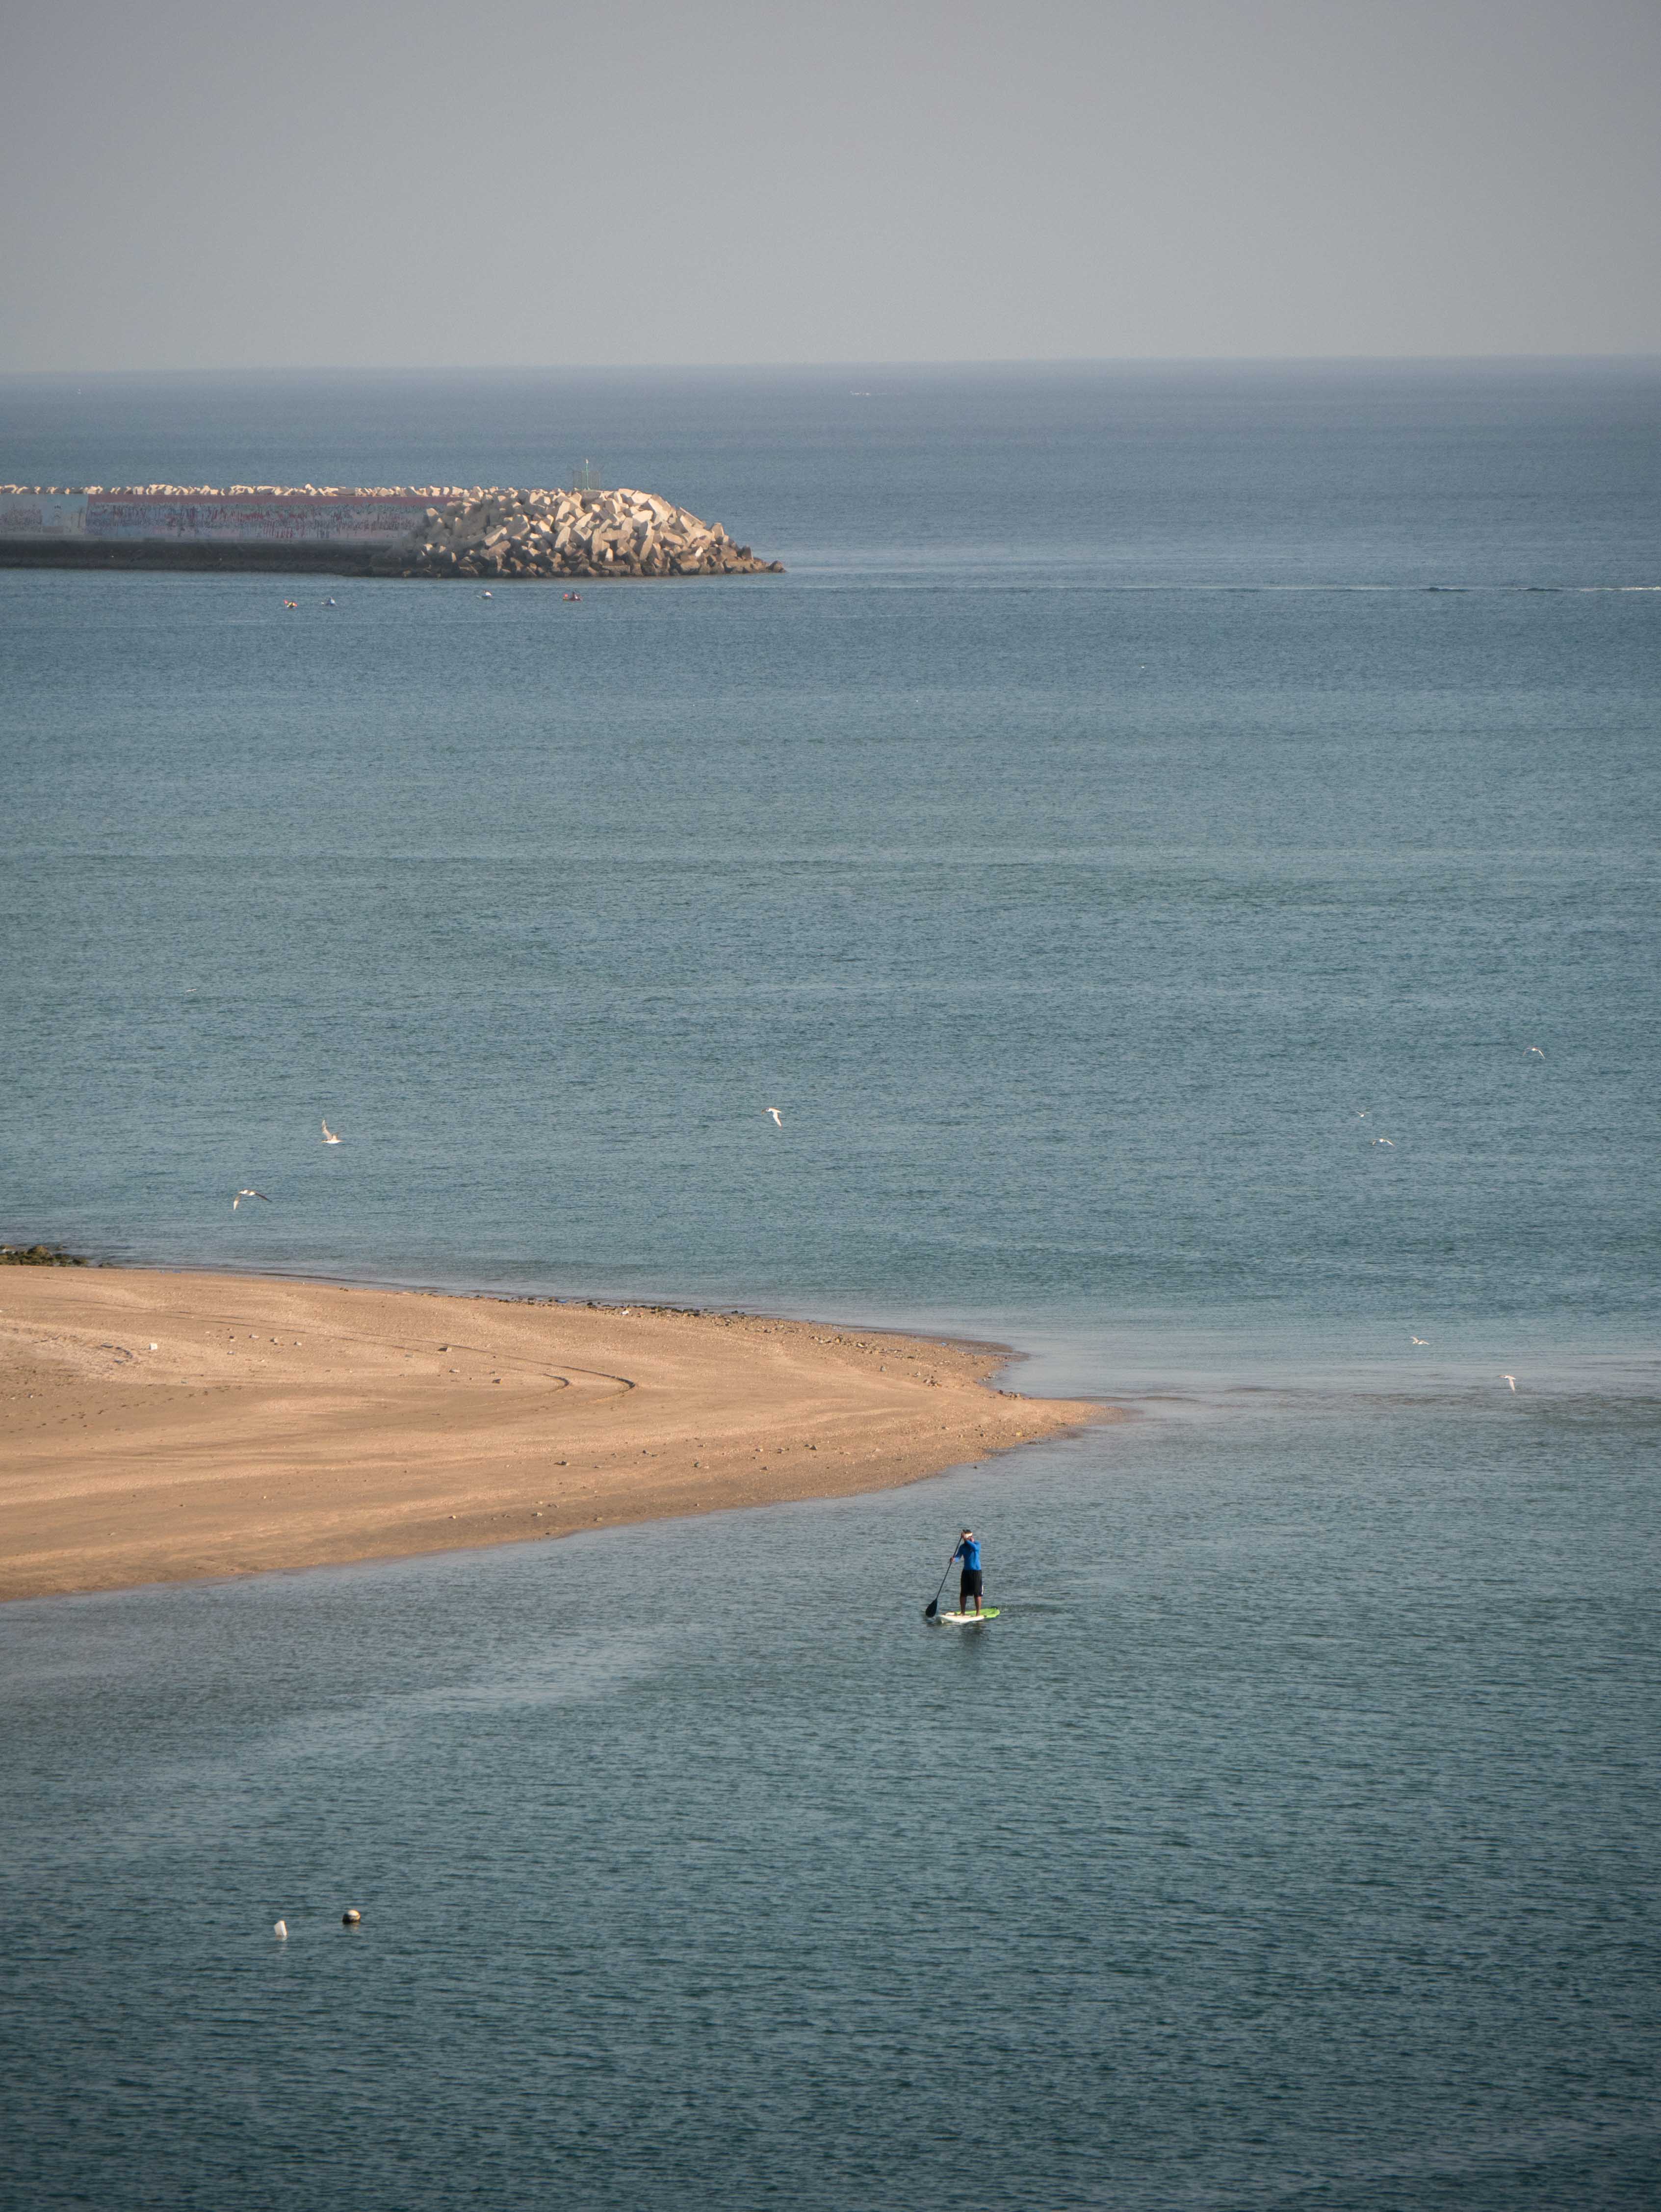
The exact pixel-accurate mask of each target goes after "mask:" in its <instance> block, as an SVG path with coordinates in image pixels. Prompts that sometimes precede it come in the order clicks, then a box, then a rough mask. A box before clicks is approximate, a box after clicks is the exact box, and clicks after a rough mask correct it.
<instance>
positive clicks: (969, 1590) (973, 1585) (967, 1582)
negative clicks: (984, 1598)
mask: <svg viewBox="0 0 1661 2212" xmlns="http://www.w3.org/2000/svg"><path fill="white" fill-rule="evenodd" d="M934 1556H935V1558H936V1559H938V1558H939V1557H940V1553H938V1552H937V1553H935V1554H934ZM952 1558H953V1559H961V1560H962V1561H963V1572H962V1573H961V1574H960V1575H959V1576H958V1612H959V1613H967V1612H968V1610H969V1601H970V1598H971V1597H972V1598H973V1599H974V1601H975V1610H976V1612H977V1613H978V1612H979V1611H980V1609H981V1540H980V1538H979V1537H978V1536H977V1534H975V1532H974V1530H973V1529H972V1528H965V1529H964V1532H963V1534H962V1535H961V1536H959V1537H958V1548H957V1550H956V1551H955V1552H953V1553H952Z"/></svg>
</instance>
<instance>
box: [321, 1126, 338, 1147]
mask: <svg viewBox="0 0 1661 2212" xmlns="http://www.w3.org/2000/svg"><path fill="white" fill-rule="evenodd" d="M323 1141H324V1143H325V1144H326V1145H338V1143H339V1142H340V1139H339V1138H338V1137H337V1136H336V1134H335V1133H334V1131H333V1130H332V1128H331V1127H329V1125H328V1123H327V1122H325V1123H324V1124H323Z"/></svg>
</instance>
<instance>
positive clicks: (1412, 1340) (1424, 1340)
mask: <svg viewBox="0 0 1661 2212" xmlns="http://www.w3.org/2000/svg"><path fill="white" fill-rule="evenodd" d="M1408 1342H1409V1344H1428V1343H1429V1342H1430V1339H1429V1338H1428V1337H1427V1336H1410V1337H1409V1339H1408Z"/></svg>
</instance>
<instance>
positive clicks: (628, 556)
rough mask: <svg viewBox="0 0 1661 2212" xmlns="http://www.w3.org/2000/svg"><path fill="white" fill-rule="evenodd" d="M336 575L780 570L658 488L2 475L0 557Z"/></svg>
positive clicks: (14, 561)
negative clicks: (111, 480) (54, 479)
mask: <svg viewBox="0 0 1661 2212" xmlns="http://www.w3.org/2000/svg"><path fill="white" fill-rule="evenodd" d="M40 562H45V563H57V564H58V565H60V566H63V565H73V566H80V567H89V566H97V567H114V568H158V567H160V568H265V569H277V568H284V567H289V568H313V569H315V568H327V569H329V570H330V571H332V572H333V573H336V574H340V575H376V576H430V577H433V578H435V579H438V578H443V577H449V576H459V577H470V576H491V577H503V578H508V577H525V578H530V579H535V578H541V579H545V580H554V579H556V578H561V577H563V578H568V579H569V578H570V577H574V576H591V577H606V576H662V577H671V576H754V575H758V574H762V573H763V572H764V571H765V570H770V571H772V572H773V573H774V574H779V573H780V572H782V568H783V563H782V562H779V561H764V560H761V559H758V558H757V556H756V555H755V554H754V553H753V552H752V551H751V549H750V547H749V546H747V545H739V544H736V543H735V542H734V541H733V539H732V538H729V537H728V536H727V532H726V531H725V530H723V529H722V527H721V525H720V523H718V522H704V521H703V520H701V519H700V518H699V517H698V516H697V515H696V514H693V513H691V512H690V511H689V510H688V509H687V508H685V507H677V506H675V505H674V504H673V502H672V501H669V500H666V499H660V497H659V496H658V495H657V494H656V493H655V492H649V491H634V490H630V489H619V490H614V491H602V490H598V489H588V488H587V487H585V488H583V489H573V490H571V491H539V490H538V491H525V490H520V489H514V488H509V489H502V487H500V486H497V485H491V486H488V487H486V486H481V485H478V484H474V485H473V486H472V488H471V489H468V488H466V487H465V486H462V485H458V484H380V485H365V484H355V485H341V484H228V485H215V484H162V483H152V484H125V485H119V486H116V487H114V488H110V487H107V486H105V485H101V484H45V485H40V484H35V485H27V484H0V564H4V565H8V566H17V565H27V564H30V563H40Z"/></svg>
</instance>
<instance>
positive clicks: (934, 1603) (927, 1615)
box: [922, 1552, 958, 1620]
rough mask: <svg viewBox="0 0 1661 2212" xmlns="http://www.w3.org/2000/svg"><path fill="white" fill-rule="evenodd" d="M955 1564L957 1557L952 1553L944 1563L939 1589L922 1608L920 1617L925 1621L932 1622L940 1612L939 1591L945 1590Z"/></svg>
mask: <svg viewBox="0 0 1661 2212" xmlns="http://www.w3.org/2000/svg"><path fill="white" fill-rule="evenodd" d="M957 1564H958V1555H957V1553H955V1552H953V1553H952V1556H951V1558H950V1559H948V1560H947V1561H946V1572H945V1574H943V1575H942V1576H941V1577H940V1589H937V1590H936V1591H935V1593H934V1596H933V1597H931V1598H930V1599H929V1601H928V1604H927V1605H926V1606H924V1607H923V1609H922V1617H923V1619H924V1620H933V1619H934V1615H935V1614H936V1613H938V1612H939V1611H940V1590H943V1589H945V1588H946V1583H947V1581H948V1580H949V1579H950V1577H951V1573H952V1568H953V1567H955V1566H956V1565H957Z"/></svg>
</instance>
